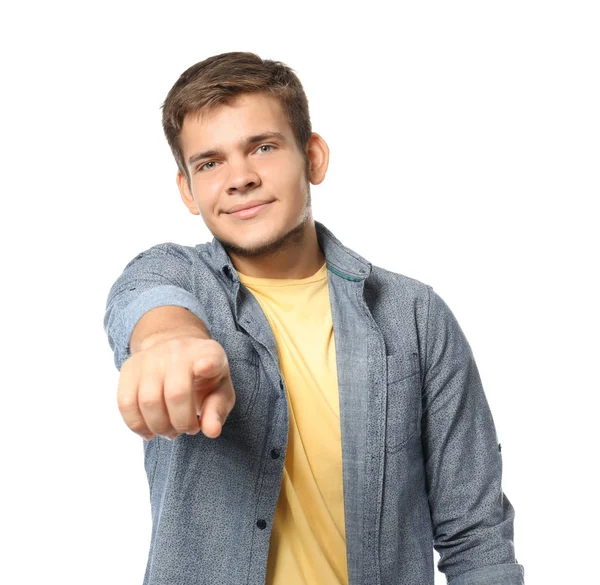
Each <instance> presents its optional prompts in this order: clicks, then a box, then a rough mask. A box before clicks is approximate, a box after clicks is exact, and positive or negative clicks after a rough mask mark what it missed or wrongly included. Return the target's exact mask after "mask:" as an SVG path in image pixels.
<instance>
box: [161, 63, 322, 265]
mask: <svg viewBox="0 0 600 585" xmlns="http://www.w3.org/2000/svg"><path fill="white" fill-rule="evenodd" d="M163 129H164V132H165V135H166V137H167V141H168V142H169V145H170V147H171V150H172V152H173V155H174V157H175V160H176V162H177V166H178V169H179V170H178V174H177V184H178V187H179V191H180V193H181V196H182V199H183V201H184V203H185V204H186V206H187V207H188V209H189V210H190V212H191V213H193V214H195V215H198V214H200V215H201V216H202V218H203V220H204V222H205V224H206V225H207V227H208V229H209V230H210V231H211V233H212V234H213V235H214V236H215V237H216V238H217V239H219V240H220V241H221V242H222V243H223V245H224V246H225V247H226V249H228V250H229V251H232V252H234V253H237V254H238V255H240V256H246V257H251V256H260V255H264V254H268V253H272V252H275V251H276V250H278V249H280V248H281V247H282V246H283V245H284V244H286V243H287V244H292V243H293V242H294V241H295V242H296V243H298V244H300V243H302V239H303V237H304V236H305V234H306V230H307V226H309V227H310V228H312V227H313V222H312V211H311V206H310V203H311V201H310V183H313V184H318V183H320V182H321V181H322V180H323V179H324V177H325V173H326V171H327V165H328V161H329V150H328V148H327V145H326V143H325V141H324V140H323V139H322V138H321V137H320V136H319V135H318V134H316V133H313V132H312V129H311V123H310V117H309V112H308V101H307V99H306V95H305V93H304V90H303V88H302V85H301V83H300V81H299V80H298V78H297V76H296V75H295V74H294V72H293V71H292V70H291V69H290V68H289V67H287V66H285V65H284V64H282V63H280V62H277V61H269V60H262V59H261V58H260V57H258V56H257V55H255V54H253V53H241V52H233V53H224V54H221V55H216V56H213V57H210V58H208V59H206V60H204V61H202V62H200V63H197V64H196V65H193V66H192V67H190V68H189V69H188V70H187V71H185V72H184V73H183V74H182V75H181V76H180V78H179V79H178V81H177V82H176V83H175V85H174V86H173V88H172V89H171V90H170V92H169V94H168V95H167V98H166V100H165V103H164V104H163ZM250 203H265V205H264V207H261V208H260V210H259V211H258V212H257V213H256V214H254V215H253V217H246V218H245V217H244V214H240V213H233V211H234V210H235V208H237V207H239V206H244V205H248V204H250ZM246 215H248V214H246Z"/></svg>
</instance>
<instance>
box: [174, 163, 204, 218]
mask: <svg viewBox="0 0 600 585" xmlns="http://www.w3.org/2000/svg"><path fill="white" fill-rule="evenodd" d="M176 180H177V188H178V189H179V194H180V195H181V199H182V200H183V203H184V204H185V206H186V207H187V208H188V209H189V210H190V213H193V214H194V215H200V210H199V209H198V206H197V205H196V202H195V201H194V196H193V195H192V192H191V191H190V186H189V185H188V181H187V177H186V176H185V175H184V174H183V173H182V172H181V171H177V179H176Z"/></svg>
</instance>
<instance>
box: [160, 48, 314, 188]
mask: <svg viewBox="0 0 600 585" xmlns="http://www.w3.org/2000/svg"><path fill="white" fill-rule="evenodd" d="M248 93H264V94H266V95H269V96H272V97H275V98H276V99H278V100H279V103H280V104H281V106H282V110H283V112H284V115H285V116H286V118H287V121H288V123H289V124H290V127H291V129H292V132H293V133H294V138H295V139H296V143H297V145H298V147H299V149H300V151H301V152H302V154H303V156H304V159H305V161H306V174H307V176H308V168H309V161H308V155H307V154H306V146H307V144H308V141H309V139H310V137H311V134H312V127H311V123H310V115H309V111H308V100H307V98H306V94H305V93H304V89H303V87H302V84H301V83H300V80H299V79H298V77H297V76H296V74H295V72H294V70H293V69H291V68H290V67H288V66H287V65H285V64H284V63H282V62H281V61H271V60H269V59H261V58H260V57H259V56H258V55H256V54H255V53H245V52H240V51H234V52H230V53H221V54H219V55H214V56H212V57H208V58H207V59H205V60H204V61H200V62H199V63H196V64H195V65H192V66H191V67H190V68H188V69H186V70H185V71H184V72H183V73H182V74H181V75H180V76H179V79H178V80H177V81H176V82H175V85H174V86H173V87H172V88H171V90H170V91H169V93H168V94H167V98H166V99H165V101H164V103H163V105H162V110H163V112H162V125H163V130H164V133H165V136H166V138H167V142H168V143H169V146H170V147H171V151H172V152H173V156H174V157H175V161H176V162H177V167H178V168H179V170H180V171H181V172H182V173H183V175H184V176H185V177H186V179H187V182H188V185H190V176H189V174H188V170H187V166H186V164H185V161H184V160H183V153H182V151H181V144H180V140H179V136H180V133H181V128H182V126H183V121H184V119H185V117H186V116H187V115H188V114H198V113H200V112H201V111H207V110H211V109H213V108H215V107H217V106H220V105H224V104H226V105H229V104H231V103H232V102H234V101H235V99H237V97H238V96H240V95H241V94H248Z"/></svg>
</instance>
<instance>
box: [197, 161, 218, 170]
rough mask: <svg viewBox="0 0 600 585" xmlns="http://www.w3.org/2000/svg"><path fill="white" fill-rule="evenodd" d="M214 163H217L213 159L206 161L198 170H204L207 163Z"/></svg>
mask: <svg viewBox="0 0 600 585" xmlns="http://www.w3.org/2000/svg"><path fill="white" fill-rule="evenodd" d="M214 164H215V161H214V160H211V161H208V162H207V163H204V164H203V165H200V166H199V167H198V168H197V169H196V170H197V171H202V170H203V169H204V167H205V166H206V165H214ZM209 170H210V169H209Z"/></svg>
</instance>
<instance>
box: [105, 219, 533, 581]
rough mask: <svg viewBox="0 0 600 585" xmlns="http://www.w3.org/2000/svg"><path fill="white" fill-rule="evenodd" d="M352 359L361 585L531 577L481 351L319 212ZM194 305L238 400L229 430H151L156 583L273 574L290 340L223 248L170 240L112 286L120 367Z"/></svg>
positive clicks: (341, 359)
mask: <svg viewBox="0 0 600 585" xmlns="http://www.w3.org/2000/svg"><path fill="white" fill-rule="evenodd" d="M315 227H316V230H317V237H318V241H319V245H320V247H321V249H322V251H323V253H324V255H325V260H326V264H327V270H328V273H327V275H328V284H329V296H330V302H331V312H332V319H333V329H334V340H335V350H336V359H337V370H338V388H339V401H340V425H341V437H342V467H343V492H344V511H345V530H346V549H347V562H348V576H349V583H350V585H399V584H402V585H433V583H434V557H433V549H434V548H435V550H436V551H437V552H438V553H439V555H440V559H439V562H438V564H437V567H438V569H439V570H440V571H442V572H443V573H445V575H446V578H447V581H448V583H449V585H523V583H524V568H523V565H520V564H518V562H517V560H516V558H515V549H514V543H513V529H514V528H513V523H514V516H515V511H514V508H513V506H512V505H511V503H510V502H509V500H508V498H507V497H506V496H505V495H504V493H503V491H502V455H501V450H500V444H499V443H498V437H497V435H496V429H495V425H494V421H493V418H492V414H491V412H490V408H489V406H488V402H487V399H486V396H485V394H484V389H483V387H482V384H481V380H480V376H479V372H478V369H477V365H476V363H475V360H474V357H473V353H472V351H471V348H470V346H469V343H468V342H467V339H466V338H465V335H464V333H463V331H462V330H461V328H460V326H459V324H458V322H457V320H456V318H455V317H454V315H453V313H452V312H451V310H450V309H449V307H448V306H447V305H446V303H445V302H444V301H443V300H442V298H441V297H440V296H439V295H438V294H437V293H436V292H435V291H434V290H433V289H432V287H431V286H429V285H427V284H423V283H421V282H419V281H418V280H415V279H412V278H409V277H407V276H404V275H401V274H397V273H394V272H390V271H388V270H385V269H383V268H380V267H378V266H374V265H372V264H371V263H370V262H368V261H367V260H366V259H365V258H363V257H362V256H360V255H359V254H357V253H356V252H354V251H352V250H350V249H349V248H347V247H345V246H344V245H342V243H341V242H340V241H339V240H338V239H337V238H336V237H335V236H334V235H333V234H332V233H331V231H330V230H328V229H327V228H326V227H325V226H324V225H323V224H322V223H320V222H318V221H315ZM163 305H177V306H181V307H185V308H187V309H188V310H190V311H191V312H192V313H194V314H195V315H196V316H197V317H198V318H199V319H201V320H202V321H203V322H204V323H205V325H206V326H207V328H208V330H209V332H210V334H211V336H212V337H213V338H214V339H216V340H217V341H218V342H219V343H220V344H221V345H222V346H223V348H224V350H225V352H226V354H227V357H228V360H229V367H230V372H231V379H232V382H233V387H234V389H235V392H236V403H235V406H234V408H233V410H232V411H231V413H230V415H229V418H228V419H227V421H226V422H225V424H224V426H223V430H222V433H221V435H220V436H219V437H218V438H217V439H210V438H208V437H206V436H205V435H204V434H203V433H202V432H199V433H198V434H196V435H186V434H182V435H180V436H179V437H177V438H176V439H175V440H173V441H168V440H166V439H163V438H162V437H160V436H155V437H154V438H153V439H152V440H151V441H145V440H144V441H143V447H144V465H145V470H146V473H147V476H148V483H149V491H150V506H151V512H152V534H151V544H150V551H149V556H148V562H147V566H146V572H145V577H144V585H192V584H194V585H195V584H198V585H200V584H206V585H208V584H217V583H218V584H220V585H240V584H244V585H263V584H264V583H265V576H266V566H267V555H268V550H269V537H270V534H271V527H272V522H273V516H274V513H275V507H276V504H277V499H278V496H279V490H280V487H281V478H282V473H283V467H284V460H285V456H286V447H287V436H288V404H287V398H286V391H285V386H284V381H283V378H282V375H281V371H280V367H279V358H278V350H277V345H276V341H275V337H274V335H273V332H272V330H271V328H270V325H269V323H268V321H267V318H266V317H265V314H264V313H263V311H262V308H261V307H260V305H259V303H258V301H257V300H256V299H255V297H254V296H253V295H252V294H251V293H250V291H249V290H248V289H247V288H246V287H245V286H244V285H243V284H241V283H240V280H239V278H238V275H237V272H236V270H235V268H234V266H233V264H232V262H231V259H230V258H229V256H228V255H227V253H226V251H225V250H224V248H223V247H222V246H221V244H220V243H219V242H218V240H216V239H215V238H213V240H212V242H207V243H204V244H199V245H197V246H183V245H178V244H174V243H171V242H166V243H162V244H158V245H156V246H153V247H151V248H149V249H148V250H146V251H145V252H142V253H141V254H139V255H138V256H136V257H135V258H134V259H133V260H131V261H130V262H129V263H128V264H127V266H126V267H125V268H124V270H123V272H122V274H121V276H119V278H118V279H117V280H116V282H115V283H114V284H113V285H112V287H111V289H110V292H109V295H108V299H107V306H106V315H105V319H104V328H105V331H106V333H107V335H108V341H109V344H110V347H111V349H112V350H113V352H114V361H115V365H116V367H117V369H119V370H120V369H121V365H122V364H123V362H124V361H125V360H126V359H128V358H129V357H130V355H131V354H130V351H129V340H130V336H131V333H132V331H133V328H134V327H135V325H136V323H137V322H138V320H139V319H140V317H141V316H142V315H143V314H144V313H146V312H147V311H149V310H150V309H153V308H155V307H159V306H163Z"/></svg>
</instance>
